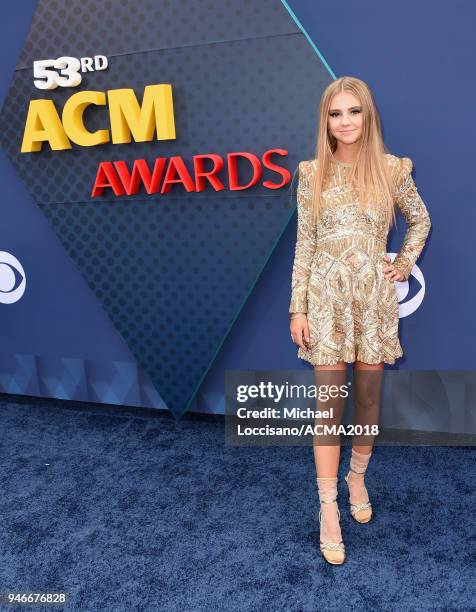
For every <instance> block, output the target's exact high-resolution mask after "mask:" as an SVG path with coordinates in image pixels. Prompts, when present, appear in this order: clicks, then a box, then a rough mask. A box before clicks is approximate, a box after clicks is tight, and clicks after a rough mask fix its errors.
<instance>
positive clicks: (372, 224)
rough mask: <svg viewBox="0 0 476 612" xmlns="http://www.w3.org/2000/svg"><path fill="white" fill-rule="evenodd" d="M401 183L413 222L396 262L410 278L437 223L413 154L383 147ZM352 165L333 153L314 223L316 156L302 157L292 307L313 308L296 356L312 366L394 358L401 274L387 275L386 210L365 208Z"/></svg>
mask: <svg viewBox="0 0 476 612" xmlns="http://www.w3.org/2000/svg"><path fill="white" fill-rule="evenodd" d="M385 157H386V160H387V162H388V164H389V166H390V169H391V173H392V176H393V178H394V181H395V183H396V187H397V195H396V197H395V204H396V206H397V207H398V208H399V209H400V211H401V212H402V214H403V217H404V218H405V221H406V223H407V226H408V227H407V231H406V234H405V237H404V240H403V245H402V248H401V250H400V252H399V253H398V255H397V256H396V258H395V259H394V261H393V264H394V266H395V267H396V268H397V269H398V270H399V271H400V272H401V273H402V274H403V276H404V279H405V280H408V278H409V276H410V273H411V270H412V268H413V265H414V264H415V262H416V260H417V259H418V256H419V255H420V253H421V251H422V249H423V247H424V245H425V242H426V239H427V236H428V233H429V231H430V227H431V221H430V217H429V214H428V210H427V208H426V206H425V204H424V202H423V200H422V199H421V197H420V194H419V193H418V191H417V187H416V185H415V183H414V181H413V178H412V176H411V171H412V167H413V164H412V161H411V159H410V158H408V157H403V158H399V157H396V156H395V155H391V154H388V153H387V154H385ZM350 167H351V164H348V163H344V162H340V161H337V160H335V159H333V160H332V164H331V171H330V173H329V175H328V177H327V179H326V182H325V184H324V189H323V194H322V195H323V200H324V207H323V210H322V212H321V216H320V218H319V219H318V220H317V221H316V222H315V223H312V209H311V188H312V178H313V173H314V172H315V170H316V160H315V159H314V160H308V161H302V162H300V164H299V166H298V169H297V172H298V176H299V180H298V187H297V193H296V200H297V214H298V219H297V239H296V250H295V256H294V263H293V269H292V279H291V303H290V305H289V312H304V313H307V321H308V325H309V335H310V341H309V346H308V348H307V349H303V348H301V347H299V349H298V357H300V358H301V359H304V360H305V361H308V362H309V363H311V364H313V365H324V364H335V363H337V362H339V361H345V362H347V363H352V362H354V361H356V360H358V361H363V362H364V363H369V364H377V363H380V362H382V361H383V362H385V363H388V364H393V363H395V360H396V359H397V358H398V357H401V356H402V355H403V350H402V347H401V345H400V342H399V338H398V321H399V315H398V298H397V292H396V287H395V281H391V280H388V279H386V278H385V274H384V271H383V268H384V267H385V265H386V264H385V261H384V260H383V256H384V255H385V253H386V252H387V237H388V226H387V223H386V220H385V211H384V210H383V208H382V209H379V208H378V207H376V208H375V209H372V210H367V211H365V212H361V211H359V210H358V209H359V201H358V192H357V191H356V190H355V188H353V187H350V186H349V185H348V183H347V176H348V173H349V171H350Z"/></svg>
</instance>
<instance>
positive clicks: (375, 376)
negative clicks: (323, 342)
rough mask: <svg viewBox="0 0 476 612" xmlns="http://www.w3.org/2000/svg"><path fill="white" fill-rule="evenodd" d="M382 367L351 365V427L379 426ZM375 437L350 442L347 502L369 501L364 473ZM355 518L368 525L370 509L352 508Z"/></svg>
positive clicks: (363, 364) (356, 438)
mask: <svg viewBox="0 0 476 612" xmlns="http://www.w3.org/2000/svg"><path fill="white" fill-rule="evenodd" d="M383 369H384V364H383V362H382V363H379V364H377V365H371V364H368V363H363V362H361V361H356V362H355V364H354V398H355V410H354V419H353V423H354V425H361V426H362V427H366V426H367V427H368V428H369V429H370V428H371V427H372V425H378V424H379V413H380V390H381V383H382V372H383ZM374 439H375V435H373V434H367V435H366V434H365V431H364V433H363V434H362V435H355V436H354V439H353V441H352V456H351V462H350V467H351V471H349V473H348V475H347V477H346V480H347V484H348V485H349V493H350V503H351V504H362V503H365V502H368V501H369V496H368V492H367V488H366V487H365V482H364V477H365V471H366V469H367V466H368V464H369V461H370V456H371V454H372V449H373V443H374ZM351 510H353V513H354V518H356V520H358V521H359V522H367V521H368V520H369V519H370V518H371V515H372V510H371V508H362V509H360V510H358V509H357V507H354V508H351Z"/></svg>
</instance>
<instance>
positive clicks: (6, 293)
mask: <svg viewBox="0 0 476 612" xmlns="http://www.w3.org/2000/svg"><path fill="white" fill-rule="evenodd" d="M25 287H26V276H25V270H24V269H23V266H22V265H21V263H20V262H19V261H18V259H17V258H16V257H13V255H12V254H11V253H7V252H6V251H0V304H14V303H15V302H18V300H19V299H20V298H21V297H22V295H23V294H24V293H25Z"/></svg>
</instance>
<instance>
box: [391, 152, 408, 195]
mask: <svg viewBox="0 0 476 612" xmlns="http://www.w3.org/2000/svg"><path fill="white" fill-rule="evenodd" d="M385 156H386V158H387V161H388V164H389V166H390V171H391V174H392V176H393V179H394V181H395V184H396V185H397V187H401V186H402V185H403V184H404V183H405V182H406V181H407V180H408V177H409V176H410V174H411V172H412V170H413V162H412V160H411V159H410V158H409V157H397V156H396V155H391V154H390V153H386V154H385Z"/></svg>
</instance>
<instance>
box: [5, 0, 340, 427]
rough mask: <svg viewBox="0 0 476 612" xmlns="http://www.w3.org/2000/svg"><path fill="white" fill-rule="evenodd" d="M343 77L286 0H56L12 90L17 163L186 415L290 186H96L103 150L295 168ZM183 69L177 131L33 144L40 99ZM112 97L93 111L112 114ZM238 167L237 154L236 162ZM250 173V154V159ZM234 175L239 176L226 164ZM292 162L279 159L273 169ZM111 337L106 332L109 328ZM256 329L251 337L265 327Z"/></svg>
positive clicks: (279, 221)
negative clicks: (81, 69)
mask: <svg viewBox="0 0 476 612" xmlns="http://www.w3.org/2000/svg"><path fill="white" fill-rule="evenodd" d="M96 54H103V55H106V56H107V57H108V60H109V67H108V69H107V70H105V71H102V72H91V73H87V74H84V75H83V82H82V83H81V85H80V86H79V87H78V88H60V87H58V88H57V89H55V90H52V91H46V92H45V91H43V90H39V89H36V88H35V87H34V85H33V70H32V64H33V61H34V60H41V59H50V58H57V57H61V56H64V55H69V56H73V57H83V56H93V55H96ZM330 80H331V77H330V76H329V73H328V72H327V71H326V69H325V67H324V66H323V64H322V63H321V61H320V60H319V58H318V56H317V55H316V53H315V52H314V51H313V49H312V48H311V46H310V44H309V43H308V41H307V40H306V38H305V36H304V35H303V34H302V33H301V31H300V30H299V29H298V27H297V26H296V24H295V23H294V21H293V19H292V18H291V16H290V15H289V13H288V12H287V10H286V9H285V8H284V6H283V5H282V4H281V2H280V1H279V0H253V1H248V2H236V1H227V2H225V1H223V0H209V1H207V2H203V1H202V0H182V1H180V2H172V1H155V2H146V1H141V0H129V1H126V2H124V1H122V2H120V3H119V2H112V1H107V0H103V1H97V0H95V1H94V2H92V1H91V2H86V1H84V0H72V1H70V2H68V3H63V2H57V1H54V0H42V1H41V2H40V3H39V6H38V9H37V11H36V13H35V16H34V19H33V22H32V26H31V29H30V33H29V35H28V38H27V40H26V42H25V46H24V49H23V52H22V54H21V56H20V59H19V61H18V65H17V68H16V71H15V74H14V77H13V81H12V83H11V87H10V90H9V93H8V96H7V98H6V101H5V103H4V107H3V110H2V115H1V131H2V143H3V146H4V148H5V150H6V151H7V154H8V155H9V157H10V159H11V160H12V162H13V164H14V165H15V168H16V169H17V171H18V173H19V174H20V176H21V177H22V179H23V180H24V182H25V183H26V185H27V187H28V188H29V190H30V191H31V193H32V194H33V196H34V198H35V199H36V201H37V203H38V205H39V206H40V208H41V210H43V212H44V214H45V215H46V216H47V218H48V219H49V220H50V222H51V224H52V225H53V227H54V229H55V231H56V232H57V235H58V237H59V238H60V240H61V242H62V244H63V245H64V248H65V250H66V251H67V253H68V254H69V256H70V257H71V258H72V260H73V261H74V263H75V264H76V266H77V268H78V269H79V271H80V272H81V274H83V276H84V277H85V279H86V280H87V282H88V283H89V285H90V287H91V288H92V289H93V290H94V292H95V294H96V296H97V298H98V300H100V302H101V303H102V305H103V307H104V309H105V310H106V312H107V313H108V315H109V317H110V318H111V319H112V321H113V322H114V324H115V325H116V327H117V329H118V330H119V332H120V333H121V334H122V336H123V337H124V339H125V340H126V341H127V343H128V345H129V347H130V348H131V350H132V352H133V353H134V355H135V356H136V358H137V361H138V362H139V364H140V365H141V366H142V367H143V368H144V370H145V371H146V372H147V373H148V374H149V376H150V377H151V380H152V382H153V383H154V384H155V386H156V388H157V389H158V391H159V392H160V394H161V396H162V397H163V398H164V400H165V402H166V403H167V406H168V407H169V408H170V410H172V412H174V414H176V415H180V414H182V413H183V412H184V411H185V410H186V408H187V406H188V404H189V403H190V402H191V400H192V399H193V396H194V394H195V392H196V391H197V389H198V387H199V385H200V382H201V380H202V377H203V376H204V373H205V372H206V371H207V368H208V367H209V365H210V363H211V361H212V360H213V359H214V358H215V357H216V355H217V352H218V348H219V347H220V345H221V343H222V341H223V339H224V336H225V335H226V334H227V332H228V331H229V327H230V325H231V323H232V321H233V320H234V319H235V317H236V316H237V314H238V312H239V311H240V309H241V307H242V306H243V303H244V301H245V300H246V297H247V295H248V294H249V292H250V290H251V289H252V287H253V286H254V284H255V282H256V280H257V277H258V276H259V274H260V272H261V270H262V268H263V266H264V264H265V263H266V261H267V259H268V257H269V255H270V252H271V251H272V249H273V246H274V244H275V241H276V239H277V237H278V236H279V235H280V234H281V232H282V230H283V228H284V226H285V225H286V224H287V222H288V221H289V218H290V214H291V213H292V210H291V208H290V203H289V199H288V197H287V188H283V189H279V190H269V189H266V188H265V187H263V186H262V185H261V182H260V184H259V185H256V186H255V187H253V188H252V189H248V190H244V191H239V192H232V191H229V190H228V189H225V190H224V191H221V192H215V191H214V190H213V189H212V188H211V186H208V187H207V189H206V190H205V191H204V192H201V193H191V194H187V193H186V192H185V190H184V188H183V187H182V186H181V185H174V186H173V188H172V190H171V191H170V192H169V193H168V194H164V195H160V194H156V195H152V196H148V195H147V194H145V192H142V193H139V194H137V195H136V196H129V197H128V196H125V197H120V198H115V197H114V196H112V195H111V194H110V193H109V194H105V195H104V196H103V197H101V198H95V199H91V197H90V194H91V189H92V185H93V183H94V179H95V176H96V172H97V167H98V164H99V162H101V161H111V160H118V159H123V160H125V161H126V162H132V161H133V160H135V159H140V158H144V159H146V160H147V161H148V162H149V163H150V164H153V161H154V159H155V158H156V157H170V156H173V155H180V156H182V158H183V159H184V161H185V163H186V165H187V167H188V169H189V171H190V172H191V173H192V170H193V169H192V166H191V160H192V156H193V155H195V154H204V153H216V154H219V155H221V156H222V157H223V158H224V159H226V154H227V153H228V152H233V151H247V152H250V153H253V154H255V155H257V156H258V157H261V156H262V154H263V153H264V152H265V151H266V150H268V149H271V148H280V149H286V150H287V151H289V156H288V157H287V158H279V157H278V156H275V157H274V160H275V161H276V163H279V164H282V165H286V167H287V168H288V169H289V170H290V171H291V172H292V171H293V170H294V169H295V167H296V165H297V163H298V162H299V161H300V160H301V159H308V158H309V156H310V155H312V151H313V145H314V139H315V132H314V130H312V129H311V130H310V126H313V125H315V124H316V117H317V106H318V102H319V98H320V95H321V92H322V90H323V88H324V87H325V86H326V85H327V84H328V83H329V82H330ZM156 83H171V84H172V92H173V101H174V113H175V126H176V134H177V138H176V140H172V141H153V142H148V143H134V142H133V143H131V144H123V145H113V144H110V143H109V144H106V145H101V146H96V147H79V146H77V145H74V144H73V148H72V149H71V150H66V151H51V149H50V147H49V145H48V144H47V143H45V144H44V145H43V150H42V151H41V152H38V153H28V154H22V153H21V152H20V148H21V141H22V137H23V130H24V125H25V120H26V116H27V109H28V104H29V101H30V100H31V99H35V98H39V99H40V98H48V99H51V100H53V101H54V103H55V106H56V108H57V109H58V110H59V111H60V110H61V109H62V107H63V105H64V102H65V101H66V100H67V99H68V98H69V97H70V96H71V95H73V94H74V93H76V91H79V90H84V89H88V90H98V91H106V90H108V89H116V88H133V89H134V91H135V93H136V95H137V97H138V99H139V100H141V99H142V94H143V90H144V87H145V86H146V85H151V84H156ZM108 121H109V117H108V111H107V108H106V107H95V108H93V107H90V108H88V109H87V111H86V113H85V123H86V124H87V127H88V129H90V130H91V131H94V130H95V129H99V128H103V129H104V128H107V127H109V123H108ZM225 168H226V166H225ZM239 173H240V182H241V183H242V184H243V183H246V182H247V181H248V180H249V176H250V174H249V169H248V168H247V167H246V166H245V165H239ZM221 179H222V182H223V183H224V185H225V187H227V186H228V182H227V181H228V177H227V175H226V171H225V170H224V172H223V173H222V177H221ZM266 179H268V180H272V181H275V182H276V181H277V180H278V179H279V177H277V175H276V174H275V173H273V172H271V171H267V170H264V172H263V177H262V181H265V180H266ZM98 341H99V342H100V338H98ZM251 341H252V340H251Z"/></svg>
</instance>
